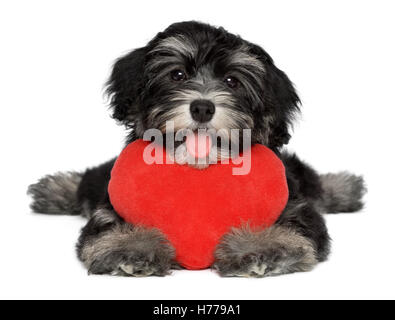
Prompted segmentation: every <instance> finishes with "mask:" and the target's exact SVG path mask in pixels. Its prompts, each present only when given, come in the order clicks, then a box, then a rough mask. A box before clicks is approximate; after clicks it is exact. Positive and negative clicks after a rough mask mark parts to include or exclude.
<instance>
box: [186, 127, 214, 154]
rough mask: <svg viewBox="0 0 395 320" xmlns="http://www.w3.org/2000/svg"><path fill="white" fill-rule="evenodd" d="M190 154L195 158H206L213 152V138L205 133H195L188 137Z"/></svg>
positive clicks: (187, 142)
mask: <svg viewBox="0 0 395 320" xmlns="http://www.w3.org/2000/svg"><path fill="white" fill-rule="evenodd" d="M185 144H186V147H187V150H188V153H189V154H190V155H192V156H194V157H195V158H205V157H207V156H208V154H209V153H210V150H211V137H210V135H209V134H208V133H205V132H196V133H195V132H194V133H191V134H189V135H187V137H186V141H185Z"/></svg>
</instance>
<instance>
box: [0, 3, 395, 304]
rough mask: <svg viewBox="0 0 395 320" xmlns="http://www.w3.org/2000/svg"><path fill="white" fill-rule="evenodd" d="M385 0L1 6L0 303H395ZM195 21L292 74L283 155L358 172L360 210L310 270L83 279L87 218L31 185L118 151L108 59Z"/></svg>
mask: <svg viewBox="0 0 395 320" xmlns="http://www.w3.org/2000/svg"><path fill="white" fill-rule="evenodd" d="M393 3H394V2H393V1H361V0H359V1H333V0H332V1H326V2H324V1H278V0H277V1H271V2H267V1H262V0H260V1H230V0H227V1H213V0H210V1H203V0H200V1H185V0H184V1H170V0H168V1H157V2H156V1H155V2H154V1H148V0H146V1H97V0H96V1H71V0H68V1H62V2H61V1H39V0H36V1H2V2H1V4H0V34H1V37H0V92H1V98H0V105H1V109H0V110H1V118H0V121H1V123H0V130H1V135H0V137H1V152H2V156H1V160H0V161H1V167H2V172H1V179H2V180H1V184H0V188H1V190H0V194H1V199H2V200H1V201H2V206H1V213H0V214H1V220H0V223H1V224H0V228H1V230H0V298H77V299H78V298H110V299H111V298H127V299H157V298H162V299H163V298H167V299H172V298H183V299H192V298H200V299H212V298H216V299H277V298H285V299H287V298H302V299H303V298H313V299H314V298H317V299H319V298H339V299H343V298H395V294H394V285H395V281H394V267H395V265H394V262H395V259H394V243H395V242H394V240H395V239H394V233H395V232H394V223H395V218H394V217H395V210H394V206H393V204H392V203H393V198H394V194H393V192H394V187H393V180H394V151H393V149H394V141H393V118H394V108H395V105H394V73H395V64H394V59H395V58H394V57H395V46H394V30H395V23H394V14H395V10H394V5H393ZM191 19H195V20H201V21H204V22H210V23H212V24H215V25H222V26H224V27H225V28H227V29H228V30H229V31H231V32H235V33H238V34H240V35H242V36H243V37H244V38H246V39H248V40H250V41H253V42H256V43H258V44H260V45H262V46H263V47H264V48H265V49H267V51H268V52H269V53H270V54H271V55H272V56H273V57H274V59H275V61H276V63H277V65H278V66H279V67H280V68H282V69H283V70H285V71H286V72H287V74H288V75H289V77H290V78H291V79H292V80H293V82H294V83H295V84H296V86H297V89H298V91H299V92H300V95H301V98H302V100H303V102H304V108H303V117H302V118H301V119H300V121H299V124H298V125H297V126H296V127H295V133H294V137H293V139H292V141H291V144H290V146H289V148H290V149H291V150H296V151H297V152H298V154H299V155H300V156H301V157H302V158H303V159H305V160H307V161H308V162H309V163H312V164H313V165H314V166H315V167H316V168H317V169H318V170H319V171H320V172H327V171H338V170H342V169H349V170H351V171H353V172H356V173H358V174H363V175H364V176H365V178H366V181H367V185H368V187H369V193H368V195H367V197H366V201H367V206H366V209H365V210H364V211H363V212H361V213H358V214H351V215H338V216H327V217H326V219H327V222H328V227H329V230H330V234H331V236H332V238H333V252H332V255H331V257H330V259H329V261H328V262H325V263H323V264H321V265H319V266H318V267H317V268H316V269H315V270H314V271H312V272H309V273H304V274H294V275H288V276H281V277H275V278H265V279H237V278H234V279H233V278H232V279H223V278H220V277H219V276H218V275H217V274H216V273H214V272H211V271H194V272H192V271H177V272H174V274H173V275H172V276H169V277H165V278H142V279H137V278H117V277H109V276H88V275H87V273H86V270H85V269H84V268H83V267H82V265H81V264H80V263H79V262H78V260H77V258H76V255H75V249H74V246H75V242H76V239H77V237H78V234H79V229H80V228H81V227H82V226H83V225H84V222H85V221H84V220H83V219H82V218H79V217H67V216H66V217H56V216H44V215H36V214H32V213H31V212H30V209H29V207H28V205H29V198H28V197H27V196H26V195H25V193H26V188H27V186H28V184H29V183H32V182H34V181H36V180H37V179H38V178H40V177H41V176H43V175H44V174H47V173H54V172H56V171H59V170H82V169H84V168H85V167H87V166H93V165H95V164H99V163H101V162H103V161H105V160H107V159H109V158H111V157H113V156H115V155H116V154H117V153H118V152H119V151H120V150H121V148H122V144H123V130H122V128H121V127H118V126H116V124H115V123H114V121H113V120H112V119H110V117H109V113H108V111H107V108H106V103H105V101H104V99H103V96H102V89H103V84H104V82H105V80H106V78H107V76H108V74H109V71H110V66H111V64H112V61H113V60H114V59H115V58H117V57H118V56H120V55H121V54H123V53H125V52H127V51H128V50H129V49H131V48H134V47H139V46H143V45H144V44H145V43H146V42H147V41H148V40H150V39H151V38H152V37H153V36H154V35H155V33H156V32H158V31H161V30H162V29H164V28H165V27H166V26H168V25H169V24H170V23H172V22H176V21H181V20H191Z"/></svg>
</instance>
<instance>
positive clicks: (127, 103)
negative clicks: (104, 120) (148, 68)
mask: <svg viewBox="0 0 395 320" xmlns="http://www.w3.org/2000/svg"><path fill="white" fill-rule="evenodd" d="M145 55H146V49H145V47H143V48H139V49H136V50H133V51H132V52H130V53H128V54H127V55H125V56H123V57H121V58H119V59H118V60H117V61H116V62H115V63H114V66H113V70H112V73H111V76H110V78H109V80H108V82H107V90H106V92H107V94H108V95H109V97H110V104H111V108H112V109H113V115H112V116H113V118H115V119H117V120H119V121H121V122H123V123H124V124H130V123H132V122H133V121H134V120H133V119H134V116H135V115H136V114H137V113H138V105H137V104H138V96H139V91H140V88H141V86H142V79H143V72H144V60H145Z"/></svg>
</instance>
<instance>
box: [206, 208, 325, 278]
mask: <svg viewBox="0 0 395 320" xmlns="http://www.w3.org/2000/svg"><path fill="white" fill-rule="evenodd" d="M328 252H329V235H328V233H327V229H326V227H325V223H324V220H323V219H322V217H321V215H320V214H319V213H318V212H316V211H315V210H314V209H313V208H312V206H310V205H309V204H308V203H305V202H290V203H289V204H288V205H287V208H286V209H285V210H284V212H283V213H282V215H281V216H280V218H279V219H278V221H277V222H276V224H275V225H273V226H272V227H270V228H267V229H264V230H251V229H249V228H248V227H243V228H239V229H233V230H232V231H231V232H230V233H228V234H227V235H225V236H224V237H223V238H222V240H221V242H220V244H219V245H218V247H217V249H216V252H215V263H214V266H213V267H214V268H215V269H216V270H218V272H219V273H220V275H222V276H239V277H265V276H273V275H279V274H285V273H293V272H298V271H309V270H311V269H312V268H313V267H314V266H315V265H316V264H317V263H318V262H319V261H323V260H325V259H326V257H327V255H328Z"/></svg>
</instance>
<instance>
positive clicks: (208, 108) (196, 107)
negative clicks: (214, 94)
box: [190, 100, 215, 122]
mask: <svg viewBox="0 0 395 320" xmlns="http://www.w3.org/2000/svg"><path fill="white" fill-rule="evenodd" d="M190 110H191V115H192V119H193V120H195V121H198V122H208V121H210V120H211V119H212V118H213V115H214V113H215V105H214V103H212V102H211V101H210V100H194V101H192V103H191V106H190Z"/></svg>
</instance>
